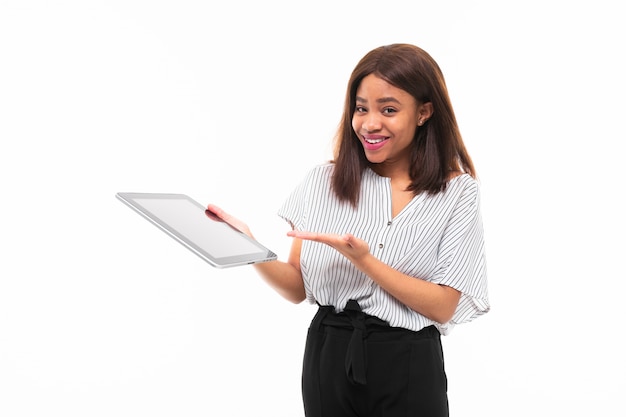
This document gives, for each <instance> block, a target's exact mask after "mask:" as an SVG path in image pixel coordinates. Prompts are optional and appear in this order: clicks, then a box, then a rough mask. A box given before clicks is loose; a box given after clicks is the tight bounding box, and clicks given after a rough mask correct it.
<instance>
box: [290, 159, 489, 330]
mask: <svg viewBox="0 0 626 417" xmlns="http://www.w3.org/2000/svg"><path fill="white" fill-rule="evenodd" d="M333 167H334V164H331V163H327V164H322V165H319V166H317V167H315V168H314V169H312V170H311V171H310V172H309V173H308V174H307V175H306V177H305V178H304V180H303V181H302V182H301V183H300V184H299V185H298V186H297V187H296V189H295V190H294V191H293V192H292V194H291V195H290V196H289V197H288V198H287V200H286V201H285V202H284V204H283V206H282V207H281V208H280V210H279V211H278V215H279V216H280V217H282V218H283V219H285V220H286V221H288V222H289V223H290V224H291V226H292V227H293V228H295V229H297V230H303V231H311V232H319V233H336V234H345V233H351V234H353V235H354V236H356V237H358V238H360V239H363V240H365V241H366V242H367V243H368V244H369V247H370V252H371V253H372V254H373V255H374V256H376V257H377V258H378V259H380V260H381V261H382V262H384V263H386V264H388V265H390V266H391V267H393V268H394V269H396V270H398V271H400V272H402V273H404V274H407V275H409V276H412V277H415V278H416V279H423V280H426V281H430V282H433V283H437V284H442V285H447V286H450V287H453V288H455V289H457V290H459V291H460V292H461V293H462V295H461V299H460V301H459V305H458V307H457V309H456V311H455V313H454V315H453V318H452V320H451V321H450V322H448V323H436V322H434V321H432V320H430V319H428V318H426V317H425V316H423V315H421V314H419V313H417V312H415V311H414V310H411V309H410V308H408V307H407V306H406V305H404V304H402V303H400V302H399V301H398V300H397V299H396V298H394V297H393V296H391V295H390V294H389V293H387V292H386V291H385V290H383V289H382V288H381V287H379V286H378V285H377V284H376V283H375V282H374V281H372V280H371V279H369V278H368V277H367V276H366V275H365V274H363V273H362V272H361V271H359V270H358V269H357V268H355V267H354V266H353V265H352V264H351V263H350V262H349V261H348V260H347V258H345V257H344V256H343V255H341V254H340V253H339V252H338V251H336V250H335V249H333V248H332V247H330V246H328V245H325V244H322V243H318V242H312V241H307V240H304V241H303V242H302V251H301V256H300V263H301V271H302V278H303V280H304V285H305V289H306V296H307V300H308V301H309V302H311V303H315V302H317V303H319V304H321V305H332V306H335V309H336V311H338V312H339V311H341V310H343V307H344V306H345V305H346V303H347V301H348V300H349V299H355V300H357V301H358V302H359V305H360V306H361V308H362V309H363V311H364V312H365V313H367V314H370V315H373V316H376V317H379V318H381V319H383V320H385V321H387V322H388V323H389V324H390V325H391V326H394V327H403V328H407V329H410V330H414V331H418V330H420V329H422V328H424V327H426V326H429V325H431V324H432V325H435V326H436V327H437V328H438V329H439V331H440V332H441V333H442V334H448V333H449V332H450V331H451V330H452V328H453V326H454V325H455V324H460V323H463V322H468V321H470V320H472V319H474V318H476V317H478V316H480V315H482V314H484V313H486V312H488V311H489V301H488V295H487V276H486V267H485V248H484V242H483V227H482V221H481V215H480V201H479V197H480V194H479V187H478V183H477V182H476V180H475V179H474V178H472V177H471V176H470V175H468V174H463V175H460V176H457V177H455V178H453V179H452V180H450V182H449V183H448V186H447V188H446V190H445V191H444V192H440V193H438V194H436V195H429V194H427V193H421V194H419V195H417V196H415V197H414V198H413V199H412V200H411V201H410V202H409V203H408V204H407V205H406V206H405V207H404V209H403V210H402V211H401V212H400V213H399V214H398V215H397V216H396V217H395V218H392V214H391V182H390V179H389V178H386V177H381V176H379V175H377V174H376V173H375V172H374V171H372V170H371V169H367V170H366V171H365V172H364V174H363V180H362V183H361V194H360V197H359V203H358V206H357V207H356V208H354V207H352V206H351V205H350V204H349V203H345V202H340V201H339V200H338V199H337V198H336V197H335V195H334V193H333V192H332V190H331V186H330V181H331V175H332V171H333Z"/></svg>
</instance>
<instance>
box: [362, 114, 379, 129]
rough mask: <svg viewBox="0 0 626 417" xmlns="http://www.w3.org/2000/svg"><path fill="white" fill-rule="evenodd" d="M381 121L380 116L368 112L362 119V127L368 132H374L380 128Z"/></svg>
mask: <svg viewBox="0 0 626 417" xmlns="http://www.w3.org/2000/svg"><path fill="white" fill-rule="evenodd" d="M380 127H381V123H380V118H379V117H378V116H377V115H375V114H372V113H370V114H368V115H367V117H366V118H365V120H364V121H363V128H364V129H365V130H367V131H368V132H374V131H376V130H380Z"/></svg>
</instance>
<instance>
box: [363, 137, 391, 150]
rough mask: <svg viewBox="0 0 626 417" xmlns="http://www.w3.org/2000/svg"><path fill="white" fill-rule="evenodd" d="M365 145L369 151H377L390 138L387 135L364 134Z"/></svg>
mask: <svg viewBox="0 0 626 417" xmlns="http://www.w3.org/2000/svg"><path fill="white" fill-rule="evenodd" d="M362 138H363V147H364V148H365V149H367V150H369V151H375V150H378V149H380V148H382V147H383V146H385V143H386V142H387V140H388V139H389V137H387V136H383V135H363V136H362Z"/></svg>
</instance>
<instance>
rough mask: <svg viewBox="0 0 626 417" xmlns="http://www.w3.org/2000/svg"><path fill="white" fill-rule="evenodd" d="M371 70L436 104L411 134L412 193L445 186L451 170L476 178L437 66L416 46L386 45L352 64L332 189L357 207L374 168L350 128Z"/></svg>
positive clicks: (425, 100) (415, 96)
mask: <svg viewBox="0 0 626 417" xmlns="http://www.w3.org/2000/svg"><path fill="white" fill-rule="evenodd" d="M370 74H374V75H376V76H377V77H380V78H382V79H383V80H385V81H387V82H388V83H389V84H391V85H393V86H395V87H397V88H400V89H402V90H404V91H406V92H407V93H409V94H411V95H412V96H413V97H414V98H415V100H416V101H417V102H418V103H428V102H430V103H432V106H433V114H432V117H430V118H429V119H428V120H427V121H426V122H425V123H424V125H423V126H421V127H420V128H418V129H417V130H416V132H415V137H414V138H413V145H412V152H411V158H412V163H411V167H410V172H409V175H410V178H411V185H409V187H408V190H409V191H412V192H413V193H414V194H419V193H421V192H428V193H430V194H436V193H439V192H441V191H443V190H445V188H446V184H447V181H448V176H449V174H450V172H452V171H463V172H465V173H468V174H470V175H471V176H473V177H475V175H476V174H475V171H474V165H473V163H472V160H471V158H470V156H469V154H468V152H467V150H466V149H465V145H464V143H463V139H462V138H461V133H460V131H459V127H458V124H457V121H456V117H455V115H454V110H453V109H452V104H451V102H450V97H449V96H448V89H447V87H446V83H445V80H444V77H443V73H442V72H441V69H440V68H439V65H438V64H437V63H436V62H435V60H434V59H433V58H432V57H431V56H430V55H429V54H428V53H427V52H426V51H424V50H423V49H421V48H419V47H417V46H414V45H409V44H393V45H386V46H381V47H379V48H376V49H374V50H372V51H370V52H368V53H367V54H366V55H365V56H364V57H363V58H362V59H361V60H360V61H359V63H358V64H357V66H356V67H355V68H354V70H353V71H352V75H351V76H350V80H349V82H348V88H347V91H346V98H345V104H344V110H343V116H342V119H341V122H340V124H339V127H338V129H337V135H336V137H335V149H334V155H333V157H334V161H333V162H334V163H335V169H334V173H333V177H332V188H333V191H334V193H335V194H336V195H337V197H338V198H339V199H340V200H343V201H348V202H350V203H351V204H353V205H356V203H357V202H358V198H359V190H360V187H361V176H362V174H363V171H364V170H365V169H366V168H367V167H368V166H370V162H369V161H368V160H367V158H366V156H365V152H364V150H363V147H362V145H361V143H360V141H359V139H358V137H357V135H356V133H355V132H354V130H353V129H352V117H353V115H354V111H355V108H356V91H357V89H358V87H359V84H360V83H361V81H362V80H363V78H365V77H366V76H368V75H370Z"/></svg>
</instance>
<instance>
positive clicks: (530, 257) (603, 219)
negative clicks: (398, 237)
mask: <svg viewBox="0 0 626 417" xmlns="http://www.w3.org/2000/svg"><path fill="white" fill-rule="evenodd" d="M621 9H622V7H621V6H619V2H613V1H602V0H600V1H594V2H589V1H587V2H580V1H549V0H545V1H523V2H521V1H520V2H500V1H445V2H434V1H431V2H422V1H405V2H403V1H395V2H380V1H366V0H362V1H338V0H337V1H320V0H317V1H315V2H307V3H300V2H297V1H284V2H280V1H276V0H273V1H272V0H270V1H229V2H207V1H199V0H196V1H189V0H183V1H147V0H146V1H140V0H119V1H104V0H103V1H78V0H74V1H72V0H68V1H58V2H52V1H43V0H42V1H24V0H21V1H18V0H15V1H11V0H0V140H1V145H0V181H1V183H0V184H1V197H0V198H1V199H2V200H1V204H0V213H1V217H0V243H1V249H2V252H1V254H0V257H1V258H0V415H1V416H3V417H4V416H6V417H18V416H50V415H60V416H65V417H69V416H81V417H82V416H116V417H122V416H124V417H125V416H133V417H134V416H151V417H157V416H159V417H160V416H187V417H191V416H216V415H219V416H250V415H267V416H285V417H287V416H289V417H293V416H302V415H303V412H302V406H301V397H300V362H301V357H302V349H303V344H304V338H305V333H306V328H307V326H308V323H309V320H310V318H311V316H312V315H313V314H314V312H315V308H314V307H313V306H310V305H307V304H301V305H292V304H290V303H288V302H287V301H284V300H282V299H281V298H280V297H279V296H278V295H276V294H275V293H274V292H273V291H272V290H271V289H270V288H269V287H267V286H266V285H265V284H264V283H263V282H262V281H261V280H260V278H258V277H257V276H256V274H255V273H254V270H253V269H252V268H249V267H240V268H236V269H230V270H218V269H214V268H212V267H210V266H209V265H208V264H205V263H204V262H203V261H202V260H200V259H199V258H197V257H196V256H195V255H193V254H192V253H191V252H189V251H187V250H186V249H184V248H183V247H182V246H180V245H178V244H177V243H175V242H174V241H173V240H172V239H170V238H168V237H167V236H166V235H165V234H163V233H162V232H161V231H159V230H158V229H156V228H155V227H153V226H152V225H150V224H149V223H148V222H146V221H145V220H143V219H141V218H140V217H139V216H138V215H137V214H135V213H133V212H132V211H131V210H130V209H128V208H127V207H125V206H124V205H123V204H122V203H120V202H119V201H117V200H116V199H115V197H114V195H115V193H116V192H118V191H154V192H182V193H186V194H189V195H191V196H192V197H194V198H195V199H197V200H198V201H201V202H203V203H209V202H213V203H217V204H219V205H221V206H223V207H224V208H226V209H227V210H229V211H231V212H232V213H233V214H235V215H237V216H238V217H240V218H242V219H244V220H245V221H246V222H247V223H248V224H249V225H250V226H251V228H252V230H253V232H254V233H255V235H256V237H257V238H258V239H259V240H260V241H262V242H263V243H265V244H266V245H267V246H269V247H271V248H273V249H274V250H275V251H276V252H278V253H279V256H280V257H281V258H282V259H285V258H286V255H287V250H288V247H289V244H290V241H289V239H288V238H287V237H286V236H285V233H286V231H287V229H288V227H287V225H286V224H285V223H284V222H283V221H282V220H280V219H279V218H278V217H277V216H276V210H277V209H278V207H279V206H280V204H281V203H282V201H283V200H284V198H285V197H286V196H287V194H288V193H289V192H290V191H291V190H292V188H293V187H294V186H295V184H297V182H298V181H299V180H300V179H301V178H302V176H303V175H304V174H305V172H306V171H307V170H308V169H309V168H311V167H312V166H313V165H315V164H317V163H319V162H323V161H324V160H326V159H328V158H330V150H331V139H332V136H333V134H334V131H335V127H336V125H337V123H338V121H339V117H340V114H341V110H342V106H343V99H344V89H345V86H346V83H347V80H348V77H349V75H350V72H351V71H352V68H353V67H354V65H355V64H356V62H357V61H358V59H360V58H361V57H362V55H364V54H365V53H366V52H367V51H369V50H370V49H372V48H374V47H377V46H380V45H383V44H388V43H393V42H408V43H414V44H417V45H419V46H421V47H423V48H424V49H426V50H427V51H428V52H430V53H431V55H433V57H434V58H435V59H436V60H437V61H438V63H439V64H440V66H441V67H442V69H443V71H444V74H445V75H446V80H447V83H448V87H449V90H450V95H451V98H452V102H453V105H454V107H455V110H456V113H457V117H458V120H459V124H460V127H461V131H462V133H463V135H464V138H465V141H466V144H467V147H468V148H469V151H470V153H471V155H472V157H473V158H474V162H475V164H476V166H477V169H478V172H479V176H480V180H481V183H482V193H483V200H482V203H483V217H484V223H485V231H486V236H487V248H488V262H489V264H488V267H489V286H490V298H491V302H492V311H491V312H490V313H489V314H488V315H486V316H485V317H483V318H480V319H478V320H477V321H475V322H473V323H470V324H467V325H463V326H460V327H457V328H456V329H455V330H454V332H453V333H452V334H451V335H450V336H448V337H446V338H445V339H444V348H445V352H446V366H447V371H448V377H449V396H450V404H451V413H452V415H453V416H494V417H496V416H497V417H501V416H508V417H511V416H528V415H533V416H555V415H606V416H617V415H624V413H626V407H625V406H624V403H623V400H622V396H623V392H624V388H626V381H625V379H626V364H625V360H624V355H623V352H624V348H625V345H624V343H623V342H622V341H621V340H622V334H621V332H622V329H623V327H624V324H623V321H622V316H621V314H620V313H622V312H623V308H622V306H621V305H620V303H622V301H623V290H624V284H623V282H624V279H625V278H626V273H625V272H624V267H623V260H624V255H625V251H624V249H625V248H624V243H623V238H624V233H625V231H626V230H625V225H624V204H623V197H622V194H623V191H624V185H623V180H622V177H623V175H622V168H621V164H622V155H623V152H624V140H625V139H626V138H625V136H626V135H625V134H624V128H623V122H624V113H625V112H624V110H625V108H624V107H625V106H624V101H623V97H624V95H625V93H626V88H625V82H624V74H625V73H626V65H625V64H624V39H625V38H626V31H625V29H624V24H623V23H624V14H623V12H621V11H620V10H621Z"/></svg>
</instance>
